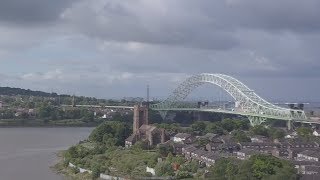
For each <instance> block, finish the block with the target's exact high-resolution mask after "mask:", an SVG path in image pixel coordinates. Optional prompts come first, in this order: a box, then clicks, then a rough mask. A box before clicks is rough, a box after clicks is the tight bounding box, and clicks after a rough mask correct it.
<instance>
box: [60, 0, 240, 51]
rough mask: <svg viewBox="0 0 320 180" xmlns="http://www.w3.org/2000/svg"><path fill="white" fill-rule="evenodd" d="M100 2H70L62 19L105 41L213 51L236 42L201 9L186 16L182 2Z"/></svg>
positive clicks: (187, 13) (227, 47) (187, 12)
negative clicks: (99, 4)
mask: <svg viewBox="0 0 320 180" xmlns="http://www.w3.org/2000/svg"><path fill="white" fill-rule="evenodd" d="M103 2H104V3H102V4H101V6H100V7H97V5H96V4H92V3H91V1H88V0H83V1H80V2H78V3H74V5H73V6H72V7H71V8H70V9H68V10H67V11H66V12H65V13H64V20H65V21H67V22H69V23H70V24H71V25H72V26H73V27H74V28H75V29H76V30H78V31H79V32H82V33H84V34H86V35H88V36H90V37H94V38H99V39H104V40H107V41H120V42H142V43H149V44H162V45H177V46H185V47H190V48H203V49H217V50H226V49H231V48H233V47H235V46H236V45H237V44H238V43H239V42H238V41H237V39H235V38H234V37H233V34H232V32H231V31H228V30H226V29H222V28H220V27H219V24H217V25H216V24H215V22H214V21H213V20H212V19H210V18H208V17H207V16H206V15H203V14H201V9H198V11H197V12H195V14H190V12H189V11H188V9H184V8H183V7H185V6H184V5H183V3H182V1H178V2H179V3H175V4H172V3H171V2H170V1H155V2H158V4H159V6H163V7H157V6H156V5H157V3H155V5H154V6H156V7H153V4H152V3H150V2H149V3H148V2H147V1H135V2H132V1H131V2H130V1H127V0H124V1H113V0H107V1H103ZM134 4H136V5H134ZM171 5H172V6H171ZM179 6H182V7H179ZM152 8H154V9H152ZM161 8H163V10H161ZM153 10H154V11H153Z"/></svg>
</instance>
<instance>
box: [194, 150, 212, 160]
mask: <svg viewBox="0 0 320 180" xmlns="http://www.w3.org/2000/svg"><path fill="white" fill-rule="evenodd" d="M207 153H208V152H207V151H204V150H201V149H198V150H195V151H192V152H191V159H193V160H198V161H199V162H201V156H202V155H204V154H207Z"/></svg>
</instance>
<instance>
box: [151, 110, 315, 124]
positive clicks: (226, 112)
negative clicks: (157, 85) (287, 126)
mask: <svg viewBox="0 0 320 180" xmlns="http://www.w3.org/2000/svg"><path fill="white" fill-rule="evenodd" d="M153 110H157V111H199V112H215V113H223V114H235V115H241V116H259V117H263V118H268V119H279V117H278V116H270V115H266V114H253V113H248V112H241V111H229V110H223V109H206V108H161V109H153ZM280 120H285V121H294V122H301V123H313V124H320V121H315V120H312V119H310V118H309V119H307V120H305V119H289V118H281V119H280Z"/></svg>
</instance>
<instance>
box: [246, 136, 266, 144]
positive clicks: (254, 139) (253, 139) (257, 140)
mask: <svg viewBox="0 0 320 180" xmlns="http://www.w3.org/2000/svg"><path fill="white" fill-rule="evenodd" d="M250 139H251V142H253V143H264V142H267V141H269V139H268V138H267V137H265V136H260V135H254V136H251V137H250Z"/></svg>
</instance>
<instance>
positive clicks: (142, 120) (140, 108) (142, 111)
mask: <svg viewBox="0 0 320 180" xmlns="http://www.w3.org/2000/svg"><path fill="white" fill-rule="evenodd" d="M143 124H145V125H148V124H149V117H148V107H147V106H144V105H135V106H134V109H133V133H134V134H135V133H136V132H137V131H138V130H139V128H140V127H141V126H142V125H143Z"/></svg>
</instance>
